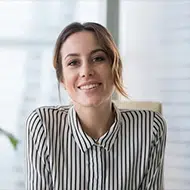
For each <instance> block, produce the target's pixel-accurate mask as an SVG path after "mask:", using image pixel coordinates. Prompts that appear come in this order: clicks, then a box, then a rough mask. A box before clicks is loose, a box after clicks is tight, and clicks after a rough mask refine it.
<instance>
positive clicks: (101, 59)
mask: <svg viewBox="0 0 190 190" xmlns="http://www.w3.org/2000/svg"><path fill="white" fill-rule="evenodd" d="M104 60H105V59H104V57H95V58H93V62H100V61H104Z"/></svg>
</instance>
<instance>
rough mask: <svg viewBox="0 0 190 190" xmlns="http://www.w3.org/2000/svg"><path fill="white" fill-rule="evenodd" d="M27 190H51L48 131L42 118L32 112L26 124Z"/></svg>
mask: <svg viewBox="0 0 190 190" xmlns="http://www.w3.org/2000/svg"><path fill="white" fill-rule="evenodd" d="M26 169H27V170H26V186H27V190H51V189H52V188H51V186H52V182H51V175H50V170H49V162H48V148H47V143H46V130H45V128H44V126H43V125H42V122H41V119H40V116H39V115H38V113H37V112H36V111H34V112H32V113H31V114H30V116H29V117H28V119H27V122H26Z"/></svg>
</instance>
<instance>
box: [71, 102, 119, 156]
mask: <svg viewBox="0 0 190 190" xmlns="http://www.w3.org/2000/svg"><path fill="white" fill-rule="evenodd" d="M112 105H113V108H114V110H115V113H116V114H115V115H116V117H115V121H114V123H113V124H112V126H111V127H110V129H109V131H107V132H106V133H105V134H104V135H103V136H101V137H100V138H99V139H98V140H95V139H93V138H91V137H90V136H88V135H87V134H86V133H85V132H84V131H83V130H82V128H81V125H80V122H79V119H78V116H77V113H76V111H75V109H74V106H72V107H70V109H69V112H68V120H69V121H68V122H69V125H70V127H71V130H72V134H73V136H74V140H75V141H76V143H77V145H78V146H79V148H80V149H81V150H82V151H83V152H85V151H87V150H88V149H89V148H90V147H92V146H93V145H97V146H101V147H103V148H104V149H106V150H107V151H109V150H110V149H111V148H112V145H113V143H114V142H115V140H116V137H117V134H118V132H119V129H120V121H121V113H120V110H119V109H118V108H117V107H116V106H115V104H114V103H112Z"/></svg>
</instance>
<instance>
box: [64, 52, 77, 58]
mask: <svg viewBox="0 0 190 190" xmlns="http://www.w3.org/2000/svg"><path fill="white" fill-rule="evenodd" d="M74 56H80V54H79V53H69V54H67V55H66V56H65V59H66V58H67V57H74Z"/></svg>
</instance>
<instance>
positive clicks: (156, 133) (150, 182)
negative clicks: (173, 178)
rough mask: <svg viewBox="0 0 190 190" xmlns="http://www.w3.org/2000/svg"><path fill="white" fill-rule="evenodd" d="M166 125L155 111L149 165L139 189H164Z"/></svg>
mask: <svg viewBox="0 0 190 190" xmlns="http://www.w3.org/2000/svg"><path fill="white" fill-rule="evenodd" d="M166 127H167V126H166V122H165V120H164V119H163V117H162V116H161V115H160V114H159V113H155V115H154V120H153V129H152V141H151V148H150V151H149V160H148V166H147V170H146V172H145V175H144V178H143V180H142V183H141V187H140V188H139V190H164V156H165V146H166V134H167V128H166Z"/></svg>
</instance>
